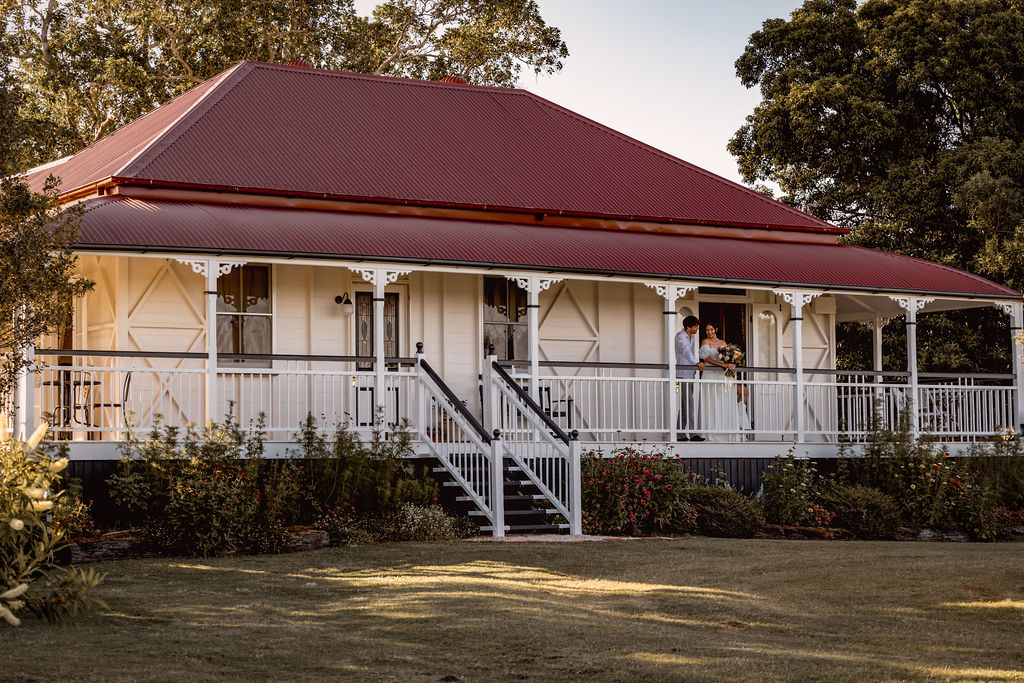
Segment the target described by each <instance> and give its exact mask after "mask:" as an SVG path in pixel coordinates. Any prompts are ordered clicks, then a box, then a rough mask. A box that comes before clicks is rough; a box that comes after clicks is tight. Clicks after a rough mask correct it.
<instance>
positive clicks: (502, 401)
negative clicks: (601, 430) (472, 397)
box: [484, 347, 583, 534]
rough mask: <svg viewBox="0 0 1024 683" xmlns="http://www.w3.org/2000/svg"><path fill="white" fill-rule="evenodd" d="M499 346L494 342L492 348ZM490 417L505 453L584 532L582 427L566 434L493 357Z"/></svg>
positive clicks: (571, 526) (574, 528)
mask: <svg viewBox="0 0 1024 683" xmlns="http://www.w3.org/2000/svg"><path fill="white" fill-rule="evenodd" d="M492 348H493V347H492ZM484 376H485V377H486V379H487V391H486V395H487V399H486V401H487V409H486V415H487V421H488V422H489V424H490V426H492V427H493V428H494V429H497V430H500V432H501V435H502V441H501V444H502V447H503V449H504V452H505V455H506V456H507V457H509V458H511V459H512V461H513V462H515V463H516V465H518V466H519V468H520V469H521V470H522V471H523V473H524V474H525V475H526V477H527V478H528V479H529V480H530V481H531V482H532V483H533V485H534V486H536V487H537V489H538V490H539V491H540V492H541V493H542V494H543V495H544V496H545V497H547V499H548V500H549V501H550V503H551V504H552V505H553V506H554V508H555V509H556V510H557V511H558V512H559V513H561V514H562V516H564V517H565V519H566V520H567V521H568V522H569V533H571V534H581V533H582V532H583V529H582V527H583V524H582V511H581V504H582V491H581V487H582V482H581V473H580V451H579V441H578V440H577V439H576V436H577V432H576V431H575V430H573V432H572V435H571V436H570V435H569V434H566V433H565V432H564V431H563V430H562V428H561V427H559V426H558V425H557V424H556V423H555V422H554V420H552V419H551V417H550V416H549V415H548V414H547V413H545V412H544V410H543V409H542V408H541V407H540V406H539V405H537V402H536V401H534V400H533V398H532V397H531V396H530V395H529V394H528V393H527V392H526V391H525V390H524V389H523V387H522V386H520V385H519V383H518V382H516V381H515V379H513V378H512V377H511V376H510V375H509V374H508V373H507V372H506V371H505V370H504V368H502V367H501V366H500V365H498V359H497V357H496V356H495V355H494V354H493V352H492V353H491V355H489V356H487V369H486V372H485V373H484Z"/></svg>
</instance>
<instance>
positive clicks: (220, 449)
mask: <svg viewBox="0 0 1024 683" xmlns="http://www.w3.org/2000/svg"><path fill="white" fill-rule="evenodd" d="M262 427H263V424H262V416H261V418H260V420H259V421H258V422H257V424H256V429H255V430H254V431H253V432H252V433H250V434H248V435H246V434H245V433H244V432H243V431H242V429H241V427H239V425H238V423H237V422H236V421H235V420H234V417H233V414H232V412H231V410H229V412H228V415H227V416H226V418H225V421H224V422H223V423H210V424H209V425H207V426H206V427H205V428H204V429H202V430H197V429H196V428H195V427H193V426H191V425H190V426H189V427H188V428H187V429H185V430H184V431H182V430H179V429H177V428H174V427H161V426H160V425H159V421H158V424H157V426H156V427H154V429H153V430H152V432H151V433H150V434H149V438H147V439H145V440H139V439H137V438H136V437H135V436H134V435H133V434H132V433H131V432H130V431H129V432H128V433H127V436H126V438H125V441H124V442H122V444H121V446H120V448H121V455H122V457H121V461H120V463H119V466H118V472H117V473H116V474H115V475H113V476H112V477H111V478H110V479H109V480H108V483H109V486H110V494H111V499H112V500H113V501H114V503H115V504H116V505H118V506H119V508H120V509H121V511H122V515H123V517H124V519H125V520H126V521H127V522H128V523H130V524H132V525H137V526H141V527H142V528H143V536H144V538H146V539H148V540H150V541H151V542H152V543H153V544H154V545H155V546H156V547H157V549H158V550H160V551H162V552H184V553H186V554H189V555H197V556H203V557H205V556H209V555H214V554H219V553H224V552H228V551H233V550H237V549H239V548H243V547H246V546H247V545H249V539H250V536H251V535H252V533H253V532H252V530H253V528H254V527H255V526H256V525H259V524H267V523H270V522H273V521H275V520H273V519H267V518H265V517H264V516H262V515H261V514H260V513H261V511H262V510H263V507H262V506H261V500H260V488H259V473H260V471H261V468H262V466H263V463H264V461H263V458H262V454H263V432H262Z"/></svg>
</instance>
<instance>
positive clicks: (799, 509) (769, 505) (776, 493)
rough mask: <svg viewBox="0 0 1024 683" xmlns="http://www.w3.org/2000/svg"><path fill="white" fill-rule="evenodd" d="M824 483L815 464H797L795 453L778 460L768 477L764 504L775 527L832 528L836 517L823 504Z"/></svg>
mask: <svg viewBox="0 0 1024 683" xmlns="http://www.w3.org/2000/svg"><path fill="white" fill-rule="evenodd" d="M819 486H820V481H819V479H818V470H817V466H816V463H815V462H814V461H813V460H803V459H801V460H797V459H796V458H795V457H794V456H793V449H792V448H791V449H789V453H787V454H786V456H785V457H777V458H775V461H774V462H773V463H772V464H771V465H769V466H768V470H767V471H766V472H765V475H764V482H763V487H762V493H761V504H762V505H763V507H764V516H765V518H766V519H767V521H768V522H770V523H772V524H790V525H799V526H828V525H829V523H830V522H831V521H832V513H831V512H830V511H829V510H827V509H826V508H825V507H823V506H822V505H821V504H820V492H819Z"/></svg>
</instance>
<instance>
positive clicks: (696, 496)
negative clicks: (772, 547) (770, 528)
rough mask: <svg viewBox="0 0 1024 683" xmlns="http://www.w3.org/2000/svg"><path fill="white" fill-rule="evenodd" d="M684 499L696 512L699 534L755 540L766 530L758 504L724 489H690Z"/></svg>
mask: <svg viewBox="0 0 1024 683" xmlns="http://www.w3.org/2000/svg"><path fill="white" fill-rule="evenodd" d="M683 499H684V500H685V501H686V502H687V503H689V504H690V505H692V506H693V507H694V509H695V510H696V511H697V533H698V534H700V535H702V536H717V537H721V538H753V536H754V535H755V534H757V533H758V532H759V531H761V529H763V528H764V513H763V512H762V511H761V508H760V506H759V505H758V504H757V502H756V501H753V500H751V499H749V498H747V497H745V496H743V495H742V494H740V493H739V492H738V491H735V490H733V489H730V488H725V487H723V486H708V485H704V484H696V485H693V486H687V487H686V488H685V489H684V492H683Z"/></svg>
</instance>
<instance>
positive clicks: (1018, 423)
mask: <svg viewBox="0 0 1024 683" xmlns="http://www.w3.org/2000/svg"><path fill="white" fill-rule="evenodd" d="M1010 308H1011V310H1010V352H1011V353H1012V354H1013V387H1014V392H1013V395H1014V413H1013V414H1014V424H1013V428H1014V430H1015V431H1016V432H1017V433H1018V435H1019V436H1018V438H1024V359H1021V353H1024V346H1021V345H1019V344H1017V336H1018V335H1019V334H1021V332H1022V331H1024V330H1022V328H1024V304H1021V303H1019V302H1018V303H1013V304H1010Z"/></svg>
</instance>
